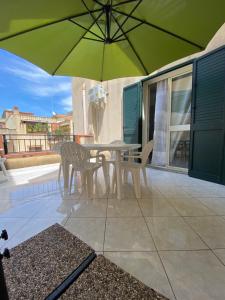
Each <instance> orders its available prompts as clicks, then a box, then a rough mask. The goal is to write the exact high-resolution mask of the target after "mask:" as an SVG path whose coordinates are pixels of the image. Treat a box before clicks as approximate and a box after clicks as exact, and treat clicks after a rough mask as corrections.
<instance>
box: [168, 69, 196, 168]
mask: <svg viewBox="0 0 225 300" xmlns="http://www.w3.org/2000/svg"><path fill="white" fill-rule="evenodd" d="M170 86H171V88H170V90H171V91H170V113H169V132H168V135H169V136H168V139H169V143H168V144H169V151H168V152H169V153H168V154H169V159H168V161H169V166H172V167H176V168H188V161H189V145H190V121H191V90H192V74H191V73H188V74H184V75H181V76H178V77H174V78H171V79H170Z"/></svg>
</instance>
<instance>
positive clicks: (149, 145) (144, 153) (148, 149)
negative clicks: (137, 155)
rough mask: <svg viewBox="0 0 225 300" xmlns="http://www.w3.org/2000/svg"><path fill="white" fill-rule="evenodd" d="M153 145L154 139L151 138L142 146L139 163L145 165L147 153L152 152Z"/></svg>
mask: <svg viewBox="0 0 225 300" xmlns="http://www.w3.org/2000/svg"><path fill="white" fill-rule="evenodd" d="M153 145H154V141H153V140H151V141H150V142H148V143H147V144H146V145H145V146H144V148H143V151H142V155H141V164H142V165H143V166H145V165H146V164H147V161H148V157H149V154H150V153H151V152H152V150H153Z"/></svg>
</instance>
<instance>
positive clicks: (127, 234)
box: [104, 217, 155, 251]
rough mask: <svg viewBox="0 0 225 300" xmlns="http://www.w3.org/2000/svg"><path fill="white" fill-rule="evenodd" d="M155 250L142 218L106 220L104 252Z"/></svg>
mask: <svg viewBox="0 0 225 300" xmlns="http://www.w3.org/2000/svg"><path fill="white" fill-rule="evenodd" d="M151 250H155V247H154V243H153V240H152V238H151V236H150V233H149V231H148V228H147V226H146V223H145V221H144V218H139V217H134V218H107V221H106V233H105V244H104V251H151Z"/></svg>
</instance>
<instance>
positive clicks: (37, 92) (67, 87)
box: [4, 59, 71, 97]
mask: <svg viewBox="0 0 225 300" xmlns="http://www.w3.org/2000/svg"><path fill="white" fill-rule="evenodd" d="M4 70H5V71H6V72H8V73H10V74H12V75H14V76H16V77H17V78H20V79H22V81H23V82H22V84H21V88H22V89H23V90H25V91H26V92H29V93H30V94H32V95H34V96H39V97H51V96H56V95H61V94H64V95H69V94H71V80H70V79H68V78H65V77H60V76H52V75H49V74H48V73H46V72H45V71H43V70H42V69H40V68H39V67H36V66H34V65H32V64H31V63H29V62H25V61H24V62H23V61H19V60H17V59H15V60H13V62H12V63H10V64H9V66H5V67H4Z"/></svg>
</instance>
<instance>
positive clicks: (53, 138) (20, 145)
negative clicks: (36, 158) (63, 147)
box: [3, 134, 76, 154]
mask: <svg viewBox="0 0 225 300" xmlns="http://www.w3.org/2000/svg"><path fill="white" fill-rule="evenodd" d="M75 140H76V136H75V135H69V134H65V135H52V134H4V135H3V147H4V154H10V153H20V152H42V151H51V150H52V147H53V146H54V145H55V144H56V143H59V142H67V141H75Z"/></svg>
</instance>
